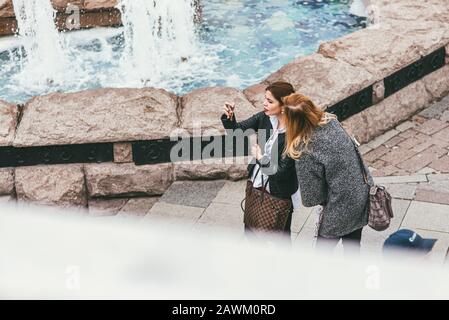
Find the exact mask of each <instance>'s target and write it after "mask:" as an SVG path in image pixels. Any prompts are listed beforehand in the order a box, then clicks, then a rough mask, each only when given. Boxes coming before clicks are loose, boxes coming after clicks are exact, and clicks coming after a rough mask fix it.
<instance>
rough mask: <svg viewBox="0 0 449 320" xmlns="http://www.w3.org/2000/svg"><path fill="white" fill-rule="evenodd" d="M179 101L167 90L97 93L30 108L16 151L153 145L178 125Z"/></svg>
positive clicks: (48, 99)
mask: <svg viewBox="0 0 449 320" xmlns="http://www.w3.org/2000/svg"><path fill="white" fill-rule="evenodd" d="M176 106H177V103H176V96H174V95H173V94H170V93H168V92H166V91H164V90H160V89H153V88H144V89H95V90H87V91H83V92H77V93H68V94H61V93H53V94H49V95H45V96H41V97H35V98H33V99H31V100H30V101H29V102H27V103H26V105H25V108H24V112H23V118H22V121H21V122H20V125H19V127H18V129H17V134H16V139H15V141H14V145H15V146H45V145H64V144H78V143H97V142H117V141H133V140H151V139H158V138H164V137H168V136H169V134H170V132H171V131H172V130H174V128H175V126H176V124H177V116H176Z"/></svg>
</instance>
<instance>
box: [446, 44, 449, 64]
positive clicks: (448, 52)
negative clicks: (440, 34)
mask: <svg viewBox="0 0 449 320" xmlns="http://www.w3.org/2000/svg"><path fill="white" fill-rule="evenodd" d="M446 64H449V44H447V45H446Z"/></svg>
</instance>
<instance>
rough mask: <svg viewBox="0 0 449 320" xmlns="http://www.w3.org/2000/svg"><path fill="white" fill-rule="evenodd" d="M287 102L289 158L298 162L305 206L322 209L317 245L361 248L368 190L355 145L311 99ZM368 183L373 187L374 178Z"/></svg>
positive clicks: (296, 97) (294, 98)
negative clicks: (340, 245)
mask: <svg viewBox="0 0 449 320" xmlns="http://www.w3.org/2000/svg"><path fill="white" fill-rule="evenodd" d="M283 102H284V105H285V116H286V127H287V132H286V148H285V154H286V155H287V156H289V157H291V158H292V159H295V160H296V169H297V175H298V181H299V186H300V190H301V198H302V203H303V205H304V206H306V207H313V206H319V205H321V206H322V211H321V214H320V222H319V224H318V225H319V228H318V230H317V231H318V232H317V236H318V239H317V246H318V247H321V246H323V245H324V246H326V245H329V244H330V245H331V246H334V245H336V244H337V243H338V241H339V240H340V239H342V241H343V245H344V246H345V247H348V246H353V247H355V248H357V249H358V248H359V247H360V240H361V236H362V229H363V227H364V226H366V225H367V224H368V210H367V209H368V207H367V203H368V197H369V186H368V185H367V183H366V182H365V178H364V172H363V169H362V168H363V167H362V165H363V166H364V164H363V162H362V161H361V158H360V157H359V155H358V151H357V149H356V145H355V143H354V141H353V140H352V139H351V137H350V136H349V135H348V134H347V133H346V131H345V130H344V129H343V127H342V126H341V125H340V123H339V122H338V120H337V119H336V117H335V116H334V115H332V114H329V113H326V112H323V111H322V110H321V109H319V108H318V107H317V106H315V104H314V103H313V102H312V101H311V100H310V99H309V98H308V97H306V96H304V95H301V94H292V95H290V96H288V97H286V98H284V101H283ZM365 168H366V167H365ZM367 172H369V171H368V170H367ZM368 180H369V181H370V182H371V183H372V177H371V176H368Z"/></svg>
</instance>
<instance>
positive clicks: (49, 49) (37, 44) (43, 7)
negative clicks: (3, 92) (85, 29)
mask: <svg viewBox="0 0 449 320" xmlns="http://www.w3.org/2000/svg"><path fill="white" fill-rule="evenodd" d="M13 4H14V12H15V14H16V17H17V24H18V30H19V37H20V39H21V41H22V46H23V50H24V52H23V53H22V54H23V55H24V56H25V59H23V60H21V64H22V65H21V71H20V72H19V73H18V74H16V80H17V82H18V83H19V84H20V85H22V86H24V87H41V86H51V85H58V84H62V83H63V82H64V80H65V78H66V75H65V71H66V70H67V67H68V60H67V54H66V49H65V48H64V44H63V41H62V39H61V37H60V35H59V33H58V30H57V29H56V27H55V24H54V22H53V19H54V15H55V13H56V12H55V11H54V9H53V7H52V5H51V3H50V1H49V0H13Z"/></svg>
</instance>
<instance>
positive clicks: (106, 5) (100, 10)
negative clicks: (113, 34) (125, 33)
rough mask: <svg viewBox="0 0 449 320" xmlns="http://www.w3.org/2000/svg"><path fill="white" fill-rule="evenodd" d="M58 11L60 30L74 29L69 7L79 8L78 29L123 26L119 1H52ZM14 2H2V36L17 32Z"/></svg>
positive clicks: (0, 13)
mask: <svg viewBox="0 0 449 320" xmlns="http://www.w3.org/2000/svg"><path fill="white" fill-rule="evenodd" d="M51 2H52V4H53V7H54V9H55V10H56V19H55V22H56V25H57V26H58V28H59V29H60V30H71V29H73V28H74V24H73V21H72V20H71V18H73V11H71V10H69V9H67V8H68V5H73V6H77V7H78V8H79V10H80V13H81V15H80V21H79V26H76V28H77V29H79V28H80V29H88V28H93V27H111V26H119V25H121V15H120V11H119V10H117V9H116V8H115V6H116V5H117V3H118V0H51ZM16 29H17V22H16V19H15V14H14V8H13V4H12V0H0V36H7V35H12V34H14V33H15V32H16Z"/></svg>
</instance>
